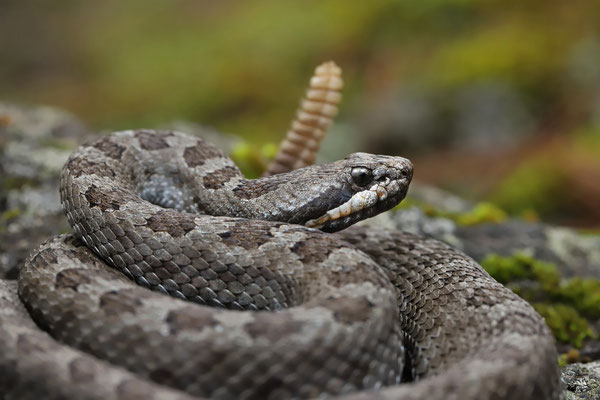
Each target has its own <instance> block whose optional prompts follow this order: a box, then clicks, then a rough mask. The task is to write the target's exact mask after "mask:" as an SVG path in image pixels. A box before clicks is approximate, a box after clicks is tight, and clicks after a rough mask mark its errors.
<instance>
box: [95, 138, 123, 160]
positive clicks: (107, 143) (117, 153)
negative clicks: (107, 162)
mask: <svg viewBox="0 0 600 400" xmlns="http://www.w3.org/2000/svg"><path fill="white" fill-rule="evenodd" d="M92 146H93V147H95V148H97V149H98V150H100V151H101V152H103V153H104V154H105V155H106V156H107V157H110V158H114V159H115V160H120V159H121V155H123V152H124V151H125V147H123V146H121V145H120V144H117V143H114V142H113V141H112V140H111V138H110V137H104V138H102V139H99V140H98V141H97V142H95V143H94V144H93V145H92Z"/></svg>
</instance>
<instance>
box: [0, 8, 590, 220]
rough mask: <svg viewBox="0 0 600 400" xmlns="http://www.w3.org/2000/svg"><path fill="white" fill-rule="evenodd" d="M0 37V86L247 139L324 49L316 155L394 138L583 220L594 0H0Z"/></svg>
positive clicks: (452, 172) (537, 208) (6, 92)
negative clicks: (322, 122) (331, 76)
mask: <svg viewBox="0 0 600 400" xmlns="http://www.w3.org/2000/svg"><path fill="white" fill-rule="evenodd" d="M0 54H1V59H0V100H3V101H10V102H16V103H21V104H48V105H53V106H58V107H62V108H65V109H67V110H70V111H72V112H73V113H75V114H76V115H77V116H79V117H80V118H82V119H83V120H84V121H85V122H86V123H88V124H89V126H91V127H92V128H93V129H95V130H100V129H109V130H116V129H121V128H130V127H157V126H160V125H164V124H167V123H169V122H171V121H173V120H178V119H182V120H188V121H194V122H198V123H202V124H206V125H211V126H214V127H215V128H217V129H218V130H221V131H224V132H230V133H235V134H238V135H241V136H242V137H244V138H245V139H246V140H247V141H248V142H251V143H254V144H256V145H257V146H261V145H264V144H266V143H277V142H279V140H280V139H281V138H282V136H283V134H284V133H285V131H286V129H287V127H288V125H289V122H290V121H291V118H292V116H293V114H294V110H295V108H296V106H297V104H298V101H299V99H300V97H301V96H302V94H303V92H304V89H305V87H306V85H307V82H308V79H309V77H310V76H311V74H312V71H313V69H314V67H315V66H316V65H317V64H319V63H321V62H323V61H327V60H335V61H336V62H337V63H338V64H339V65H340V66H341V67H342V68H343V74H344V80H345V83H346V86H345V89H344V92H343V93H344V100H343V102H342V106H341V112H340V116H339V117H338V119H337V120H336V125H335V127H334V129H333V132H331V135H330V137H329V138H328V141H327V143H326V146H325V147H326V148H325V151H324V157H325V158H339V157H342V156H344V155H345V154H346V153H348V152H353V151H368V152H376V153H386V154H399V155H404V156H406V157H409V158H411V160H412V161H413V162H414V164H415V169H416V172H415V174H416V179H417V180H420V181H423V182H430V183H433V184H435V185H437V186H440V187H442V188H446V189H450V190H452V191H454V192H456V193H458V194H460V195H462V196H465V197H467V198H470V199H473V200H478V201H480V200H486V201H491V202H493V203H494V204H496V205H497V206H498V207H500V208H502V209H504V210H506V211H507V212H509V213H510V214H511V215H516V216H525V217H527V218H530V219H534V218H538V217H539V218H542V219H544V220H547V221H551V222H555V223H562V224H568V225H573V226H577V227H582V228H593V227H596V228H597V227H598V226H600V2H596V1H585V0H580V1H577V0H572V1H568V2H566V1H559V0H546V1H541V0H540V1H538V0H502V1H500V0H480V1H475V0H420V1H408V0H404V1H378V0H373V1H368V2H366V1H365V2H358V1H356V2H349V1H347V0H346V1H344V0H327V1H323V0H320V1H302V2H299V1H298V2H292V1H290V2H284V1H276V0H271V1H252V2H250V1H240V2H235V1H219V2H209V1H192V0H185V1H184V0H179V1H164V0H160V1H152V2H149V1H142V0H132V1H117V0H105V1H97V2H91V1H73V0H71V1H66V0H65V1H53V2H43V1H19V0H2V1H1V2H0Z"/></svg>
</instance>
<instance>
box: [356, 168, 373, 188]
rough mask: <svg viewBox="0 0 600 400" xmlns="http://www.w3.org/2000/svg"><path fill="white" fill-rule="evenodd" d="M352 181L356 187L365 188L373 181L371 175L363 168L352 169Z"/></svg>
mask: <svg viewBox="0 0 600 400" xmlns="http://www.w3.org/2000/svg"><path fill="white" fill-rule="evenodd" d="M351 175H352V181H353V182H354V183H355V184H356V185H358V186H366V185H368V184H369V183H370V182H371V181H372V180H373V174H372V173H371V171H370V170H368V169H367V168H364V167H356V168H352V172H351Z"/></svg>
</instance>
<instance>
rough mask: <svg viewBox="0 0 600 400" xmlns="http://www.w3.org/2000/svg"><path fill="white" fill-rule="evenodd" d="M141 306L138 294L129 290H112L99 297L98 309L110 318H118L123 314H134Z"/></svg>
mask: <svg viewBox="0 0 600 400" xmlns="http://www.w3.org/2000/svg"><path fill="white" fill-rule="evenodd" d="M141 305H142V302H141V300H140V299H139V298H138V294H137V293H135V292H134V291H132V290H130V289H129V290H128V289H123V290H113V291H110V292H107V293H104V294H103V295H102V296H101V297H100V308H102V309H103V310H104V312H105V313H106V315H110V316H113V315H114V316H118V315H121V314H123V313H131V314H135V312H136V310H137V309H138V308H139V307H140V306H141Z"/></svg>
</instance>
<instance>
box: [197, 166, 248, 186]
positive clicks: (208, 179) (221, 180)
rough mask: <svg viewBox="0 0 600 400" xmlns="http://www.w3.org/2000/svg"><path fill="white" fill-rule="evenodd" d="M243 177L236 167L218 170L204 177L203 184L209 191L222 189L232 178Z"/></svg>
mask: <svg viewBox="0 0 600 400" xmlns="http://www.w3.org/2000/svg"><path fill="white" fill-rule="evenodd" d="M236 176H241V173H240V170H239V169H237V168H235V167H225V168H222V169H218V170H216V171H214V172H212V173H210V174H208V175H206V176H205V177H204V179H203V180H202V183H203V184H204V187H205V188H207V189H220V188H222V187H223V185H224V184H226V183H227V182H228V181H229V180H230V179H231V178H233V177H236Z"/></svg>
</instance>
